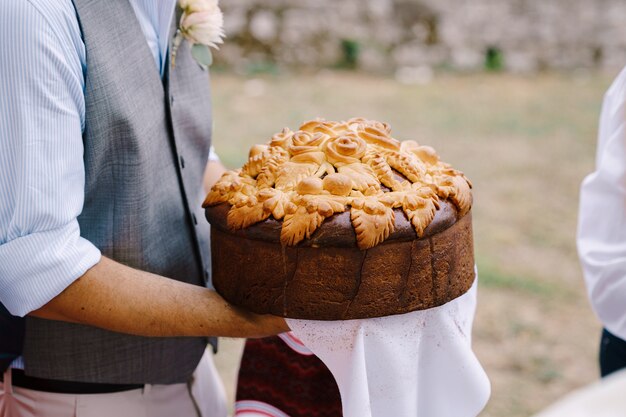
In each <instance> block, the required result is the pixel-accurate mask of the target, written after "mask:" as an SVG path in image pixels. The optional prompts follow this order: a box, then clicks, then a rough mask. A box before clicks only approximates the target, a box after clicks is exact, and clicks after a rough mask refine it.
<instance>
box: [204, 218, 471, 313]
mask: <svg viewBox="0 0 626 417" xmlns="http://www.w3.org/2000/svg"><path fill="white" fill-rule="evenodd" d="M342 229H343V230H346V228H345V227H344V228H342ZM348 229H350V228H348ZM320 231H321V230H320ZM211 245H212V253H213V285H214V286H215V288H216V290H217V291H218V292H219V293H220V294H221V295H222V296H223V297H224V298H225V299H226V300H228V301H229V302H231V303H233V304H235V305H237V306H240V307H243V308H245V309H248V310H250V311H253V312H256V313H260V314H267V313H269V314H274V315H278V316H283V317H291V318H299V319H311V320H349V319H362V318H370V317H382V316H389V315H394V314H404V313H408V312H411V311H415V310H424V309H428V308H432V307H437V306H440V305H443V304H445V303H447V302H448V301H451V300H453V299H455V298H457V297H459V296H461V295H462V294H464V293H465V292H466V291H467V290H468V289H469V288H470V287H471V285H472V283H473V282H474V253H473V245H472V227H471V214H470V213H468V214H467V215H465V216H464V217H462V218H461V219H460V220H459V221H458V222H456V223H454V224H453V225H452V226H451V227H448V228H447V229H445V230H443V231H441V232H440V233H435V234H433V235H431V236H429V237H426V238H421V239H413V240H403V239H392V238H390V239H388V240H386V241H385V242H383V243H382V244H380V245H377V246H375V247H373V248H371V249H368V250H358V249H357V248H356V247H355V245H354V243H353V247H330V246H324V247H312V246H310V245H308V246H307V245H299V246H296V247H285V246H281V245H280V244H279V243H276V242H268V241H267V240H254V239H249V238H246V237H243V236H241V235H238V234H232V233H230V232H224V231H222V230H220V229H219V228H213V230H212V232H211Z"/></svg>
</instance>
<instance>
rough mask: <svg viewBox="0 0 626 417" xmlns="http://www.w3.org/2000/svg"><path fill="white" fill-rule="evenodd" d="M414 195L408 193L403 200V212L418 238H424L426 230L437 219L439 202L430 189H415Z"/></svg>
mask: <svg viewBox="0 0 626 417" xmlns="http://www.w3.org/2000/svg"><path fill="white" fill-rule="evenodd" d="M413 188H414V191H415V192H413V193H410V192H407V193H405V194H404V198H403V200H402V210H403V211H404V213H405V214H406V215H407V217H408V218H409V221H410V222H411V224H412V225H413V229H415V233H417V236H419V237H422V236H423V235H424V230H425V229H426V228H427V227H428V225H429V224H430V223H431V222H432V221H433V219H434V218H435V213H436V212H437V209H438V208H439V201H438V200H437V195H436V194H435V192H434V190H433V189H432V188H430V187H419V186H418V187H415V186H414V187H413Z"/></svg>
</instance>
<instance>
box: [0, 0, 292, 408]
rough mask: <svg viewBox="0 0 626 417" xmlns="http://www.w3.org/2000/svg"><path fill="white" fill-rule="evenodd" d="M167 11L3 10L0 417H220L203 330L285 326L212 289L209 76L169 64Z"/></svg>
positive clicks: (60, 4) (123, 3)
mask: <svg viewBox="0 0 626 417" xmlns="http://www.w3.org/2000/svg"><path fill="white" fill-rule="evenodd" d="M183 3H184V4H183ZM181 6H182V7H183V8H184V9H186V11H198V10H199V9H202V8H215V7H217V1H216V0H194V1H191V0H186V1H183V0H181ZM175 9H176V1H175V0H160V1H152V0H109V1H99V0H73V1H72V0H2V1H0V91H1V94H0V304H2V305H3V306H4V307H6V309H7V310H8V312H9V313H10V314H11V315H13V316H8V315H7V314H6V312H4V311H3V312H2V314H3V316H2V320H0V331H9V332H11V334H14V335H19V334H20V332H21V329H20V326H19V324H20V323H19V321H20V320H21V319H19V318H16V316H17V317H24V316H26V326H25V334H24V344H23V351H21V354H22V355H21V357H17V358H14V357H15V356H16V354H18V353H19V352H15V351H14V347H18V348H19V345H20V343H19V342H20V341H19V340H12V342H13V341H15V342H17V343H10V344H8V346H7V345H4V344H0V348H4V347H7V348H8V349H10V351H9V352H8V353H9V354H11V355H9V356H3V357H4V358H5V359H6V358H9V360H10V361H11V363H10V368H9V369H8V370H7V371H6V372H4V373H3V375H2V377H1V378H0V415H1V416H2V417H20V416H23V415H24V416H30V417H32V416H35V417H39V416H46V417H48V416H54V417H59V416H68V417H69V416H74V415H77V410H80V412H81V413H86V414H89V415H94V416H97V415H103V416H112V415H115V416H116V417H125V416H128V417H135V416H138V415H145V416H148V417H156V416H164V417H165V416H167V417H170V416H172V415H176V416H180V417H187V416H200V415H202V416H204V417H213V416H215V415H222V411H217V412H214V411H211V410H215V408H216V407H215V404H214V403H213V404H211V400H215V401H216V400H217V398H216V396H215V395H211V394H215V392H207V390H197V389H196V390H194V386H197V385H198V383H199V382H201V381H207V378H208V379H211V378H213V379H214V377H215V375H214V374H213V375H212V376H211V375H208V373H210V372H211V369H212V368H211V366H210V364H209V366H202V364H203V363H206V361H205V359H202V358H203V355H205V351H206V347H207V340H208V338H209V337H210V336H232V337H261V336H267V335H273V334H277V333H280V332H283V331H286V330H288V328H287V326H286V324H285V322H284V320H283V319H279V318H276V317H271V316H257V315H254V314H251V313H246V312H243V311H240V310H238V309H236V308H235V307H233V306H231V305H229V304H228V303H226V302H225V301H224V300H223V299H222V298H221V297H220V296H219V295H217V294H216V293H215V292H214V291H212V290H209V289H208V288H206V285H207V283H208V280H209V275H208V273H209V271H210V259H209V247H208V245H209V242H208V239H209V231H208V224H207V223H206V222H204V221H203V217H202V208H201V202H202V199H203V197H204V193H203V189H202V177H203V173H204V171H205V166H206V165H207V158H208V153H209V147H210V139H211V138H210V135H211V133H210V132H211V124H212V123H211V110H210V109H211V107H210V91H209V78H208V72H207V71H206V68H205V67H203V66H201V65H199V64H198V62H196V61H195V60H194V59H193V57H192V54H191V48H190V44H189V43H188V42H187V41H183V42H182V43H181V44H180V45H179V47H178V51H177V57H176V65H175V67H174V66H173V63H172V62H171V59H170V54H171V49H172V48H171V47H170V45H172V38H173V36H174V34H175V32H176V30H175V25H176V24H177V23H178V22H179V19H178V18H177V17H176V14H175ZM213 16H214V15H213ZM220 19H221V14H220ZM16 323H17V325H16ZM21 324H23V322H22V323H21ZM14 330H17V331H14ZM14 337H15V336H14ZM6 338H7V335H6V334H0V340H4V341H6ZM6 353H7V352H0V354H6ZM204 358H206V356H204ZM201 359H202V360H201ZM194 371H196V372H195V378H196V379H195V380H194V379H193V378H194V377H192V375H193V373H194ZM207 375H208V376H207ZM214 389H215V388H214ZM206 398H209V401H208V402H207V401H203V399H206ZM217 408H218V410H219V407H217ZM215 413H219V414H215ZM79 415H80V414H79Z"/></svg>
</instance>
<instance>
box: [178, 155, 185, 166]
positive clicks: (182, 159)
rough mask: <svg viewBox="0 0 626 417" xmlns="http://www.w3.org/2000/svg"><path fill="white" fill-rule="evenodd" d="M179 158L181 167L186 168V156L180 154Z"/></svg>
mask: <svg viewBox="0 0 626 417" xmlns="http://www.w3.org/2000/svg"><path fill="white" fill-rule="evenodd" d="M179 159H180V167H181V168H182V169H185V158H183V156H182V155H180V156H179Z"/></svg>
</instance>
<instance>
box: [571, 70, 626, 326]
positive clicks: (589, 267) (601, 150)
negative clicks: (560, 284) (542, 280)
mask: <svg viewBox="0 0 626 417" xmlns="http://www.w3.org/2000/svg"><path fill="white" fill-rule="evenodd" d="M577 244H578V253H579V256H580V261H581V264H582V267H583V273H584V276H585V282H586V284H587V290H588V293H589V298H590V300H591V304H592V306H593V308H594V310H595V312H596V314H597V315H598V317H599V318H600V320H601V321H602V323H603V324H604V326H605V327H606V328H607V329H608V330H609V331H610V332H611V333H613V334H615V335H616V336H618V337H620V338H622V339H626V70H624V71H623V72H622V73H621V74H620V75H619V76H618V78H617V79H616V81H615V82H614V83H613V85H612V86H611V88H610V89H609V91H608V92H607V94H606V95H605V98H604V103H603V106H602V114H601V117H600V129H599V136H598V150H597V156H596V170H595V171H594V172H593V173H591V174H590V175H588V176H587V177H586V178H585V180H584V181H583V183H582V186H581V190H580V207H579V219H578V235H577Z"/></svg>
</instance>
